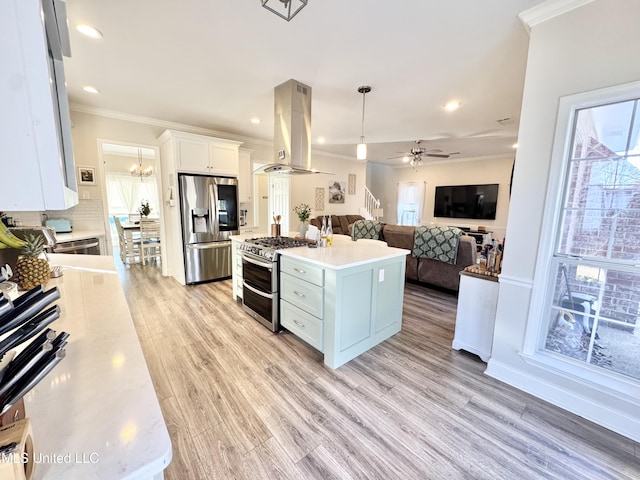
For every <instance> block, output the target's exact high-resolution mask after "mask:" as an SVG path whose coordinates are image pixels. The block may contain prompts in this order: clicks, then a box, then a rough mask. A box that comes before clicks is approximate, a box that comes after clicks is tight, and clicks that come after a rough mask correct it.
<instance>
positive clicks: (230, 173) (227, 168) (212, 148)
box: [160, 130, 242, 177]
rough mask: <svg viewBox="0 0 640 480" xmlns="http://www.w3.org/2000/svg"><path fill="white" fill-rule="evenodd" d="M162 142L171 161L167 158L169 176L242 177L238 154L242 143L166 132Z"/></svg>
mask: <svg viewBox="0 0 640 480" xmlns="http://www.w3.org/2000/svg"><path fill="white" fill-rule="evenodd" d="M160 141H161V143H162V145H163V146H165V145H166V146H168V148H165V149H164V150H165V151H168V150H169V151H171V152H172V155H171V158H169V159H167V158H163V159H162V162H163V168H167V169H168V171H169V172H187V173H205V174H209V175H222V176H226V177H238V174H239V170H238V169H239V164H238V161H239V158H238V150H239V147H240V145H242V142H237V141H235V140H226V139H223V138H216V137H208V136H206V135H197V134H194V133H187V132H178V131H175V130H166V131H165V132H164V133H163V134H162V135H161V136H160Z"/></svg>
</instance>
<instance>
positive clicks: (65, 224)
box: [45, 218, 73, 233]
mask: <svg viewBox="0 0 640 480" xmlns="http://www.w3.org/2000/svg"><path fill="white" fill-rule="evenodd" d="M45 225H46V226H47V227H49V228H53V229H54V230H55V232H56V233H69V232H71V231H73V227H72V226H71V222H70V221H69V220H67V219H65V218H52V219H50V220H47V221H46V222H45Z"/></svg>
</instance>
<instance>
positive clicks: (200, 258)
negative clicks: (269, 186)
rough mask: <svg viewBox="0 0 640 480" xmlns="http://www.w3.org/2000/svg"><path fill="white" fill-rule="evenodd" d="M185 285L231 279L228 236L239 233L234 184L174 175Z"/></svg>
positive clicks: (222, 179) (224, 179) (229, 180)
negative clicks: (179, 214)
mask: <svg viewBox="0 0 640 480" xmlns="http://www.w3.org/2000/svg"><path fill="white" fill-rule="evenodd" d="M178 181H179V188H180V190H179V195H180V212H181V214H182V240H183V243H184V268H185V280H186V283H187V284H193V283H199V282H206V281H209V280H217V279H220V278H228V277H230V276H231V240H230V239H229V236H230V235H235V234H239V233H240V218H239V210H238V180H237V179H236V178H227V177H213V176H209V175H187V174H184V173H181V174H179V175H178Z"/></svg>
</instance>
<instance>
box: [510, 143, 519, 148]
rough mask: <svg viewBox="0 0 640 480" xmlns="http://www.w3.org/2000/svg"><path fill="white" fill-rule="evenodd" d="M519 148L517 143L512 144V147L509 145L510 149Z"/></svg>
mask: <svg viewBox="0 0 640 480" xmlns="http://www.w3.org/2000/svg"><path fill="white" fill-rule="evenodd" d="M519 146H520V144H519V143H514V144H513V145H511V148H518V147H519Z"/></svg>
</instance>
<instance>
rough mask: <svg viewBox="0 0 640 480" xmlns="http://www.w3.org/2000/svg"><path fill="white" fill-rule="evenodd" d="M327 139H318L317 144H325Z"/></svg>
mask: <svg viewBox="0 0 640 480" xmlns="http://www.w3.org/2000/svg"><path fill="white" fill-rule="evenodd" d="M326 141H327V139H326V138H324V137H318V143H326Z"/></svg>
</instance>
